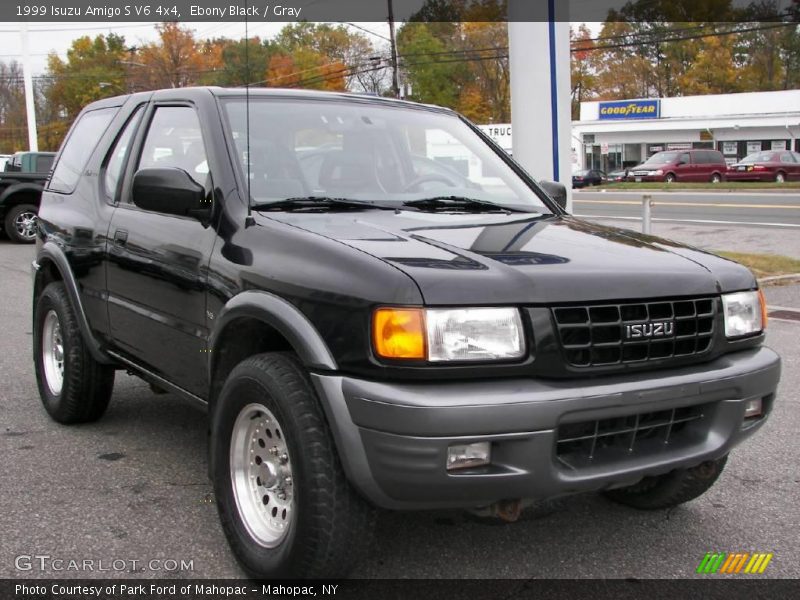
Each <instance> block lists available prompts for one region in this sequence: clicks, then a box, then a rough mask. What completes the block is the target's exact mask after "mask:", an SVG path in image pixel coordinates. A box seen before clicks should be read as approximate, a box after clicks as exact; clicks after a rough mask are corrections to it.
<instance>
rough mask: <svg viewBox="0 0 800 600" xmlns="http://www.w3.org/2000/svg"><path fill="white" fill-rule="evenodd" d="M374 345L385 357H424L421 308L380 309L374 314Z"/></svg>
mask: <svg viewBox="0 0 800 600" xmlns="http://www.w3.org/2000/svg"><path fill="white" fill-rule="evenodd" d="M372 343H373V345H374V347H375V352H376V353H377V354H378V356H380V357H382V358H406V359H424V358H425V317H424V313H423V311H422V309H421V308H379V309H377V310H376V311H375V312H374V313H373V315H372Z"/></svg>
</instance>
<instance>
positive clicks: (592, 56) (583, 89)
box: [570, 23, 597, 119]
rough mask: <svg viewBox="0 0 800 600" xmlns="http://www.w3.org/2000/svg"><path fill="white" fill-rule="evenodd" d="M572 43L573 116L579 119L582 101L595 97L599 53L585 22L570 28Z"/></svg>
mask: <svg viewBox="0 0 800 600" xmlns="http://www.w3.org/2000/svg"><path fill="white" fill-rule="evenodd" d="M570 45H571V47H572V60H571V61H570V80H571V97H572V118H573V119H577V118H578V117H579V116H580V105H581V102H584V101H586V100H589V99H591V98H593V97H594V95H595V94H596V91H597V90H596V88H597V65H596V57H597V54H596V53H595V52H593V49H594V45H595V43H594V40H593V39H592V33H591V31H589V28H588V27H586V24H585V23H581V25H579V26H578V28H577V29H570Z"/></svg>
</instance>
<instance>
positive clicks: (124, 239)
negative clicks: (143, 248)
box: [114, 229, 128, 246]
mask: <svg viewBox="0 0 800 600" xmlns="http://www.w3.org/2000/svg"><path fill="white" fill-rule="evenodd" d="M114 243H115V244H117V245H118V246H124V245H125V244H127V243H128V232H127V231H126V230H124V229H117V230H116V231H115V232H114Z"/></svg>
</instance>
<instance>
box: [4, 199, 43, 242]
mask: <svg viewBox="0 0 800 600" xmlns="http://www.w3.org/2000/svg"><path fill="white" fill-rule="evenodd" d="M4 229H5V231H6V235H7V236H8V237H9V238H11V240H12V241H14V242H17V243H18V244H32V243H33V242H34V241H35V240H36V207H35V206H34V205H33V204H18V205H17V206H12V207H11V208H10V209H9V210H8V212H7V213H6V218H5V223H4Z"/></svg>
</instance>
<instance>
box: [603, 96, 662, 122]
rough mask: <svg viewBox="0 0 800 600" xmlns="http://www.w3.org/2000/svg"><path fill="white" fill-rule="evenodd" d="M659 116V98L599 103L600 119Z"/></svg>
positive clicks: (656, 117)
mask: <svg viewBox="0 0 800 600" xmlns="http://www.w3.org/2000/svg"><path fill="white" fill-rule="evenodd" d="M660 116H661V100H620V101H618V102H601V103H600V120H601V121H607V120H611V119H658V118H659V117H660Z"/></svg>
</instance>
